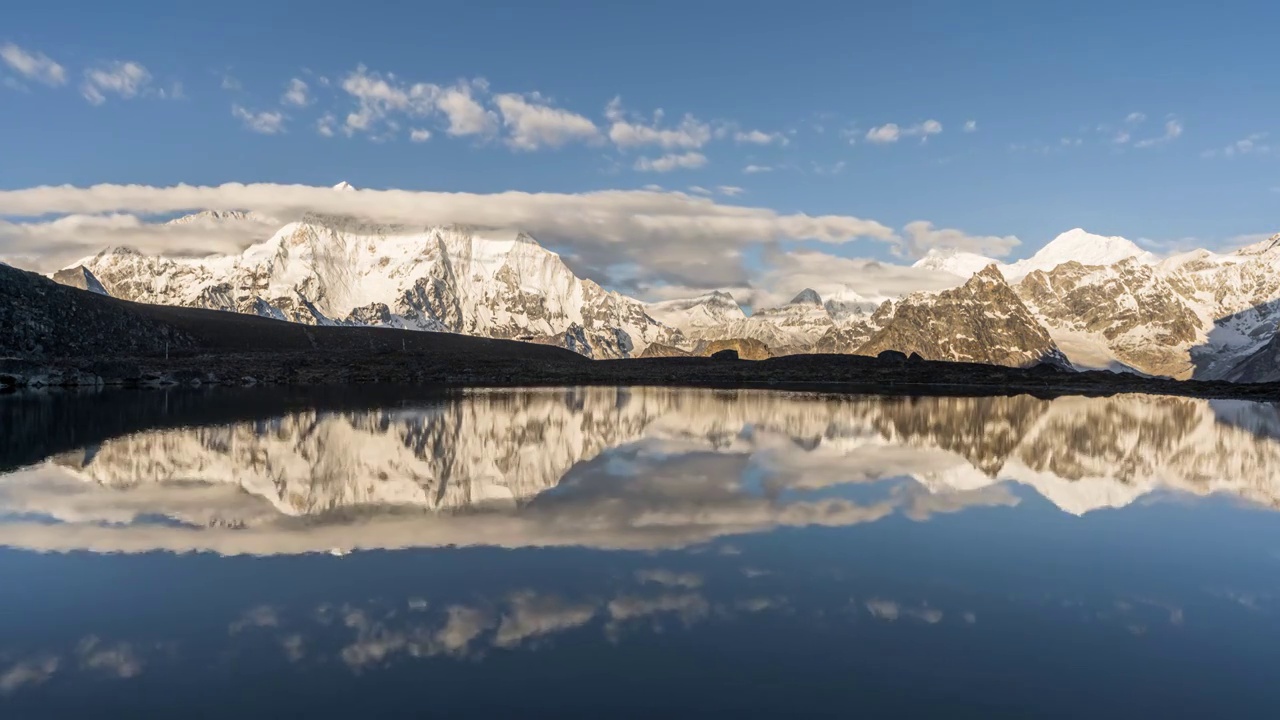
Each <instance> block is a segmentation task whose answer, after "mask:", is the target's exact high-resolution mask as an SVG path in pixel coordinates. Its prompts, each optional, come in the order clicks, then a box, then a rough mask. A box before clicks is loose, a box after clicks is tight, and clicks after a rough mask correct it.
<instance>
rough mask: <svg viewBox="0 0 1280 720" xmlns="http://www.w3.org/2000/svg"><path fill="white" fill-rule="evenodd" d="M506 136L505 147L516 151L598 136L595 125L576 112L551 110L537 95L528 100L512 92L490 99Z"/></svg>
mask: <svg viewBox="0 0 1280 720" xmlns="http://www.w3.org/2000/svg"><path fill="white" fill-rule="evenodd" d="M493 100H494V103H495V104H496V105H497V106H498V111H499V112H500V113H502V124H503V125H504V126H506V128H507V130H508V131H509V133H510V135H509V136H508V138H507V144H508V145H509V146H511V147H513V148H515V149H517V150H537V149H539V148H544V147H551V148H558V147H562V146H564V145H566V144H568V143H571V142H574V141H589V140H594V139H596V138H598V137H599V136H600V131H599V129H598V128H596V125H595V123H593V122H591V121H590V120H588V119H587V118H585V117H583V116H581V115H578V114H577V113H573V112H569V111H568V110H562V109H560V108H556V107H551V106H550V105H548V104H546V103H545V102H544V101H543V98H542V97H541V96H539V95H538V94H537V93H533V94H532V95H530V96H529V98H527V99H526V98H525V97H524V96H521V95H516V94H514V93H505V94H502V95H496V96H494V98H493Z"/></svg>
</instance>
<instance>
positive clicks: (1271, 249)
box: [1235, 233, 1280, 257]
mask: <svg viewBox="0 0 1280 720" xmlns="http://www.w3.org/2000/svg"><path fill="white" fill-rule="evenodd" d="M1235 254H1236V255H1240V256H1244V257H1259V256H1271V255H1276V256H1280V233H1276V234H1275V235H1272V236H1271V237H1269V238H1267V239H1266V240H1263V241H1262V242H1256V243H1254V244H1252V245H1246V246H1244V247H1242V248H1240V249H1239V250H1237V251H1235Z"/></svg>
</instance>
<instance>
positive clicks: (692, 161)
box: [634, 152, 707, 172]
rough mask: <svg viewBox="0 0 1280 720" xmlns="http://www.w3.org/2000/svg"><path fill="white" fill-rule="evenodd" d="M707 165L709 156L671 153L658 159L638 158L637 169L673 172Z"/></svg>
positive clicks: (641, 170) (691, 153) (694, 153)
mask: <svg viewBox="0 0 1280 720" xmlns="http://www.w3.org/2000/svg"><path fill="white" fill-rule="evenodd" d="M706 164H707V156H706V155H703V154H702V153H698V152H687V153H671V154H667V155H663V156H661V157H656V158H648V157H642V158H637V159H636V163H635V166H634V167H635V169H636V170H639V171H640V172H671V171H672V170H678V169H684V170H693V169H696V168H700V167H702V166H703V165H706Z"/></svg>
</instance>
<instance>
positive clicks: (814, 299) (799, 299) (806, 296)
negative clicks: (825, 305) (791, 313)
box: [789, 288, 822, 305]
mask: <svg viewBox="0 0 1280 720" xmlns="http://www.w3.org/2000/svg"><path fill="white" fill-rule="evenodd" d="M789 304H791V305H821V304H822V296H821V295H819V294H818V291H817V290H814V289H813V288H805V289H803V290H801V291H800V292H799V293H798V294H797V295H796V296H795V297H793V298H791V302H790V303H789Z"/></svg>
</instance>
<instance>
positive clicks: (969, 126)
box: [964, 120, 978, 133]
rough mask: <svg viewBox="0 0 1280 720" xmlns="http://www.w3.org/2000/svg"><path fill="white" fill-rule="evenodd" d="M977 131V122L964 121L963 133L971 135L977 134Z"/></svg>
mask: <svg viewBox="0 0 1280 720" xmlns="http://www.w3.org/2000/svg"><path fill="white" fill-rule="evenodd" d="M977 130H978V121H977V120H966V121H965V123H964V131H965V132H967V133H971V132H977Z"/></svg>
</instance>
